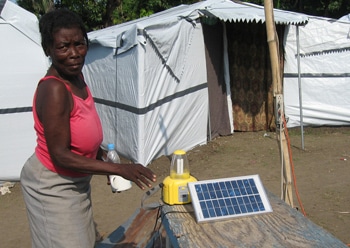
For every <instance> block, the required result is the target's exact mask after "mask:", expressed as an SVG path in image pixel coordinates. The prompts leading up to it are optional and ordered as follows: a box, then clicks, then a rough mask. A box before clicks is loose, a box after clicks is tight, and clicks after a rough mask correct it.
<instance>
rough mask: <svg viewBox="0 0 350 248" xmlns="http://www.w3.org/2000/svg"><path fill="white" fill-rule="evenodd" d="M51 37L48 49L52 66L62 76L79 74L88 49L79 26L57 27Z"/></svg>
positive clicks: (67, 76)
mask: <svg viewBox="0 0 350 248" xmlns="http://www.w3.org/2000/svg"><path fill="white" fill-rule="evenodd" d="M53 38H54V39H53V45H52V47H50V48H49V49H48V50H49V51H48V55H50V57H51V60H52V66H53V67H54V68H55V69H56V70H57V72H58V73H59V74H60V75H61V76H62V77H64V78H69V77H75V76H78V75H80V73H81V70H82V68H83V66H84V62H85V56H86V53H87V49H88V48H87V44H86V41H85V39H84V36H83V33H82V31H81V30H80V28H78V27H72V28H61V29H58V30H57V31H56V32H55V33H54V35H53Z"/></svg>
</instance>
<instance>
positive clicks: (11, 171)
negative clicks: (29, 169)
mask: <svg viewBox="0 0 350 248" xmlns="http://www.w3.org/2000/svg"><path fill="white" fill-rule="evenodd" d="M0 137H1V142H0V164H1V166H0V168H1V169H0V181H19V176H20V172H21V170H22V167H23V165H24V163H25V161H26V160H27V159H28V158H29V157H30V156H31V155H32V154H33V152H34V148H35V144H36V142H35V140H36V136H35V132H34V121H33V116H32V113H31V112H27V113H16V114H0Z"/></svg>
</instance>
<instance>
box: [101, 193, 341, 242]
mask: <svg viewBox="0 0 350 248" xmlns="http://www.w3.org/2000/svg"><path fill="white" fill-rule="evenodd" d="M267 196H268V198H269V201H270V204H271V206H272V209H273V212H271V213H266V214H258V215H250V216H247V217H241V218H231V219H227V220H224V221H216V222H207V223H200V224H198V223H197V222H196V219H195V214H194V210H193V207H192V204H186V205H174V206H169V205H164V206H162V207H161V208H160V209H159V210H160V211H158V209H147V210H145V209H142V208H140V209H138V210H136V212H135V214H134V215H133V216H131V217H130V218H129V220H128V221H127V222H126V223H124V224H123V225H121V226H120V227H118V228H117V229H116V230H115V231H114V232H112V233H111V234H110V235H109V236H108V237H107V238H106V239H105V240H103V241H102V243H100V244H99V245H97V246H96V248H119V247H138V248H148V247H149V248H151V247H152V248H154V247H157V248H161V247H174V248H177V247H183V248H223V247H228V248H231V247H244V248H247V247H259V248H260V247H269V248H270V247H293V248H295V247H317V248H319V247H327V248H329V247H337V248H338V247H339V248H341V247H344V248H347V246H346V245H345V244H344V243H343V242H341V241H340V240H338V239H337V238H335V237H334V236H333V235H331V234H330V233H328V232H327V231H326V230H324V229H323V228H321V227H320V226H317V225H316V224H314V223H313V222H311V221H310V220H309V219H308V218H306V217H304V216H303V215H302V214H301V213H299V212H298V211H297V210H295V209H293V208H291V207H290V206H289V205H287V204H286V203H284V202H283V201H282V200H280V199H279V198H278V197H276V196H275V195H273V194H271V193H269V192H267ZM159 216H160V217H159ZM345 228H346V227H345Z"/></svg>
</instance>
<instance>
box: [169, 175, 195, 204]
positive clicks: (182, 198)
mask: <svg viewBox="0 0 350 248" xmlns="http://www.w3.org/2000/svg"><path fill="white" fill-rule="evenodd" d="M196 181H197V179H196V178H195V177H193V176H189V177H188V178H186V179H173V178H171V177H170V176H167V177H166V178H165V179H164V181H163V201H164V202H165V203H166V204H169V205H175V204H187V203H190V202H191V196H190V192H189V190H188V186H187V183H189V182H196Z"/></svg>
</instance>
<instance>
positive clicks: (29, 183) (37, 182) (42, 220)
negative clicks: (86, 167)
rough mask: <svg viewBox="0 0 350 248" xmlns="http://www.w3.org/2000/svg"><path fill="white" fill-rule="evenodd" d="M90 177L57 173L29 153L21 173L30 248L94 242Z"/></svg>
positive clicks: (92, 244)
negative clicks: (30, 237) (29, 234)
mask: <svg viewBox="0 0 350 248" xmlns="http://www.w3.org/2000/svg"><path fill="white" fill-rule="evenodd" d="M90 180H91V176H86V177H77V178H76V177H67V176H61V175H59V174H57V173H54V172H52V171H50V170H48V169H47V168H46V167H45V166H43V165H42V164H41V163H40V161H39V160H38V158H37V157H36V155H35V154H33V155H32V156H31V157H30V158H29V159H28V160H27V162H26V163H25V164H24V167H23V169H22V172H21V186H22V191H23V197H24V201H25V204H26V208H27V216H28V221H29V226H30V231H31V236H32V247H33V248H39V247H43V248H60V247H62V248H67V247H74V248H79V247H81V248H88V247H94V245H95V239H96V235H95V225H94V221H93V214H92V206H91V190H90Z"/></svg>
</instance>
